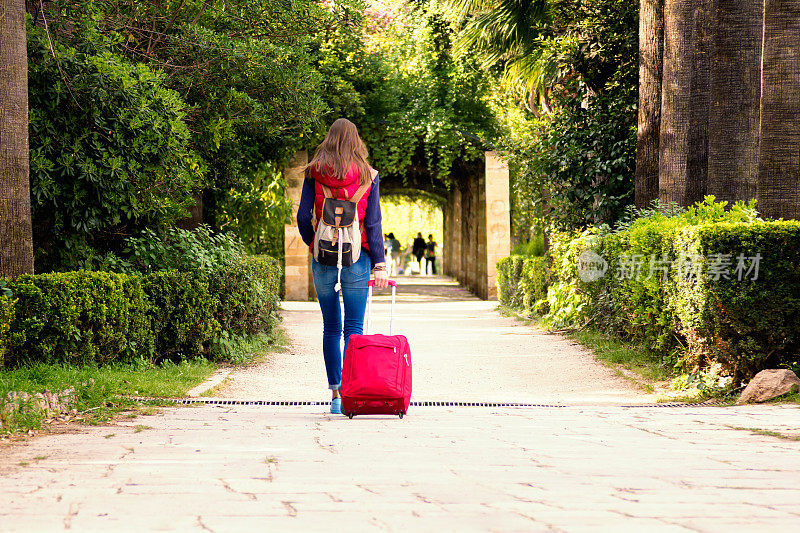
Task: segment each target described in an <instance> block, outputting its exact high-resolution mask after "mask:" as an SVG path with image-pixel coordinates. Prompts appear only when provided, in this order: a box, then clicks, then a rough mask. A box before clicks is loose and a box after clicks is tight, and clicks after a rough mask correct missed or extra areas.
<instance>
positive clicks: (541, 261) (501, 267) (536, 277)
mask: <svg viewBox="0 0 800 533" xmlns="http://www.w3.org/2000/svg"><path fill="white" fill-rule="evenodd" d="M549 284H550V269H549V265H548V259H547V258H545V257H527V256H519V255H511V256H509V257H504V258H502V259H500V261H498V262H497V295H498V300H499V301H500V304H502V305H504V306H506V307H509V308H511V309H514V310H516V311H519V312H521V313H523V314H525V315H526V316H534V315H541V314H542V313H543V312H544V311H545V310H546V309H547V306H546V302H545V301H544V298H545V297H546V296H547V287H548V285H549Z"/></svg>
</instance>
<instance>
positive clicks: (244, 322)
mask: <svg viewBox="0 0 800 533" xmlns="http://www.w3.org/2000/svg"><path fill="white" fill-rule="evenodd" d="M280 283H281V267H280V264H279V263H278V261H277V260H276V259H274V258H272V257H270V256H266V255H261V256H247V255H245V256H242V257H240V258H238V259H236V260H233V261H231V262H229V263H228V264H225V265H223V266H221V267H219V268H217V270H215V271H214V272H212V273H211V274H210V275H209V277H208V288H209V292H210V293H211V295H212V296H213V297H214V298H215V300H216V303H217V309H216V313H215V317H216V319H217V321H218V322H219V324H220V326H221V328H222V330H223V331H227V332H229V333H230V334H232V335H255V334H258V333H269V332H271V331H272V328H273V326H274V325H275V323H276V322H277V316H278V303H279V297H280V296H279V295H280Z"/></svg>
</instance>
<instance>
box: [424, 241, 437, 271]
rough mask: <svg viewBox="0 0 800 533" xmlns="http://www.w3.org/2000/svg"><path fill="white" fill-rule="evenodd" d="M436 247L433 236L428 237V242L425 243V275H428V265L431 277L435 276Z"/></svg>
mask: <svg viewBox="0 0 800 533" xmlns="http://www.w3.org/2000/svg"><path fill="white" fill-rule="evenodd" d="M436 246H437V244H436V241H434V240H433V235H428V242H426V243H425V274H427V273H428V265H430V266H431V269H432V270H433V275H434V276H435V275H436Z"/></svg>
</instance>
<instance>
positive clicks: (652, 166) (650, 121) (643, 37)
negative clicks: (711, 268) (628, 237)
mask: <svg viewBox="0 0 800 533" xmlns="http://www.w3.org/2000/svg"><path fill="white" fill-rule="evenodd" d="M639 6H640V7H639V127H638V131H637V134H636V187H635V202H636V207H639V208H646V207H647V206H648V205H650V203H651V202H652V201H653V200H655V199H657V198H658V153H659V149H658V141H659V132H660V129H661V75H662V68H663V60H664V0H641V1H640V3H639Z"/></svg>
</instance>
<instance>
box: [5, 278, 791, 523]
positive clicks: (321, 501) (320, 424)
mask: <svg viewBox="0 0 800 533" xmlns="http://www.w3.org/2000/svg"><path fill="white" fill-rule="evenodd" d="M421 292H422V291H421ZM428 296H430V295H428ZM443 298H444V297H443ZM464 301H465V302H469V301H471V300H469V299H465V300H464ZM456 303H457V302H456ZM445 304H447V305H452V306H454V307H458V306H457V305H455V303H454V302H448V301H446V300H445V301H441V302H440V303H439V304H432V303H430V302H428V303H427V304H426V306H427V305H431V306H435V305H445ZM471 305H475V306H476V309H478V308H480V306H479V305H478V303H476V302H473V304H471ZM287 307H288V306H287ZM431 309H432V308H431ZM483 309H484V310H485V311H486V313H488V314H489V315H491V312H490V311H489V309H490V307H485V308H483ZM306 312H307V311H302V310H301V311H292V312H289V313H287V315H288V318H287V321H286V324H287V326H289V327H291V328H292V329H291V331H290V333H291V336H292V337H293V338H294V339H295V340H296V341H297V339H298V338H302V337H303V335H304V332H302V331H297V330H295V329H294V328H295V327H297V325H296V324H300V325H302V324H303V321H302V320H301V319H300V318H299V317H300V315H301V314H302V313H306ZM403 312H404V313H406V312H407V310H404V311H403ZM420 312H421V313H423V316H430V317H431V318H435V316H436V315H435V313H433V311H432V310H430V311H429V308H428V307H425V308H422V309H421V310H420ZM481 312H482V311H481ZM296 313H298V314H296ZM408 314H410V313H408ZM495 319H496V320H498V321H499V322H498V324H500V323H502V324H505V326H503V327H508V328H511V327H512V326H510V325H508V324H507V323H505V322H504V321H505V320H506V319H500V318H499V317H495ZM295 320H296V322H295ZM461 322H462V321H458V322H455V323H454V322H449V323H446V324H441V323H437V322H436V321H435V320H431V321H430V323H431V324H438V326H437V327H439V328H440V329H442V330H446V329H448V328H450V327H452V326H456V324H458V323H461ZM417 326H419V324H417ZM306 329H309V330H310V329H311V327H310V326H306ZM510 331H511V330H504V329H502V328H501V330H499V332H494V333H493V332H492V331H484V332H482V333H481V336H482V337H486V338H488V339H489V343H490V344H491V342H492V339H495V342H496V343H497V346H498V348H499V349H498V352H499V355H508V356H509V359H508V360H506V363H507V364H508V365H509V366H510V367H511V368H512V369H513V368H514V367H515V365H517V364H518V363H519V362H520V360H523V361H524V362H525V363H526V364H533V365H536V364H537V363H536V361H535V360H534V358H533V357H532V356H529V357H527V358H524V357H523V356H521V355H514V354H506V353H505V350H510V349H511V348H509V345H508V344H504V343H505V342H506V341H505V340H504V339H505V336H503V335H502V333H509V332H510ZM407 332H408V333H409V336H411V332H410V331H407ZM414 334H419V335H420V336H421V338H424V335H425V334H424V333H419V332H414ZM513 335H514V336H516V335H517V333H514V334H513ZM518 335H519V336H524V334H523V330H520V331H519V333H518ZM527 335H528V336H530V337H535V336H536V335H538V334H536V333H535V332H532V331H528V334H527ZM508 336H512V335H508ZM428 338H429V339H430V340H431V342H439V341H437V340H436V337H428ZM479 338H480V337H479V336H478V335H476V336H475V337H472V338H471V339H470V342H471V343H476V344H477V342H478V339H479ZM448 339H449V341H448ZM450 341H452V336H450V337H449V336H448V335H447V334H445V333H442V339H441V343H442V344H441V348H440V349H439V350H438V351H437V350H431V351H430V354H432V355H431V356H430V359H429V360H428V362H427V363H425V361H426V357H425V356H424V355H423V354H424V353H426V352H425V351H424V350H421V349H419V348H417V344H414V341H412V347H414V349H415V351H414V354H415V358H414V361H415V364H417V366H416V367H415V372H416V373H415V375H417V376H418V375H420V368H426V365H427V367H428V368H430V369H432V370H431V371H430V373H431V376H432V377H431V379H433V380H437V382H438V383H439V385H438V387H440V388H442V387H448V386H449V385H447V384H446V382H445V381H444V378H443V377H442V376H444V375H446V373H445V372H443V371H442V370H441V369H440V370H435V368H436V367H437V364H442V365H451V364H453V363H454V361H455V359H454V358H452V357H450V356H446V355H442V359H441V360H440V361H439V362H438V363H437V361H436V360H435V358H434V357H433V354H434V353H437V352H441V353H442V354H446V352H447V351H448V350H449V346H450V345H449V344H448V342H450ZM556 341H557V339H556ZM556 341H553V342H556ZM557 342H560V341H557ZM467 344H469V343H467ZM297 346H298V345H295V348H297ZM459 346H461V347H464V346H466V344H462V345H459ZM547 346H548V342H547V339H544V340H542V341H541V345H540V347H539V349H541V350H547ZM470 353H472V352H470ZM297 354H298V352H297V350H295V355H297ZM552 359H553V361H554V363H553V364H557V361H558V360H559V357H555V356H553V357H552ZM296 360H297V361H298V365H299V366H298V368H300V369H303V368H304V366H303V365H305V364H306V363H303V360H302V358H300V357H299V356H298V357H297V358H296ZM469 360H470V361H473V364H475V362H477V361H479V360H481V358H479V357H477V356H475V355H473V356H471V357H470V359H469ZM277 361H278V359H276V360H275V362H276V363H277ZM281 364H283V363H281ZM307 364H308V367H309V368H308V371H309V372H312V371H313V372H315V373H317V372H319V369H318V368H312V367H313V366H314V365H313V364H312V363H311V362H308V363H307ZM476 366H477V365H476ZM279 367H280V368H283V367H282V366H279ZM477 372H478V371H477V369H475V370H474V373H477ZM464 374H465V375H466V374H469V373H468V372H464ZM294 375H295V377H296V378H297V383H298V387H300V386H301V385H302V384H303V383H306V381H305V379H306V378H305V377H304V376H303V375H302V372H299V371H297V372H296V373H295V374H294ZM460 375H461V374H460ZM511 375H512V371H511V370H507V371H503V372H498V375H497V376H495V377H494V378H493V379H494V380H496V382H497V383H499V384H503V385H504V388H503V389H502V393H503V394H502V396H504V398H506V399H508V398H507V397H508V396H513V395H515V394H517V393H519V392H523V393H526V394H528V395H529V396H527V397H529V398H534V397H537V398H538V397H543V396H542V392H541V391H535V392H530V390H529V389H535V388H536V387H537V382H535V381H530V382H528V388H527V389H526V387H525V386H524V383H525V382H526V380H521V381H520V382H515V381H514V380H513V379H512V378H511V377H510V376H511ZM240 377H241V376H240ZM251 377H252V376H251ZM245 378H247V376H246V375H245ZM237 379H238V378H237V377H236V376H234V386H237V385H236V383H237ZM247 379H249V378H247ZM264 379H272V377H270V376H266V377H265V378H264ZM308 379H309V381H308V383H309V384H312V385H309V387H311V386H313V388H314V390H316V389H317V388H318V387H317V384H316V381H314V380H312V379H311V378H308ZM536 379H538V378H536ZM605 379H606V378H603V379H602V380H600V381H598V382H596V383H595V384H596V385H603V384H604V383H609V384H610V386H611V389H612V390H613V391H614V392H613V395H603V394H597V391H592V390H591V388H587V389H586V390H585V391H584V392H585V393H586V395H587V398H588V399H587V400H586V401H585V402H583V403H581V402H580V401H579V400H580V394H581V392H580V391H572V390H569V388H568V387H565V388H562V389H560V390H558V389H553V387H554V386H555V385H554V383H555V382H554V383H551V384H550V385H547V387H549V388H547V389H546V390H548V391H550V392H552V393H553V394H554V397H553V398H552V400H553V402H555V401H563V403H564V406H563V407H540V408H519V409H493V408H466V407H465V408H438V407H437V408H434V407H420V408H416V409H414V410H413V411H410V412H409V416H408V417H406V418H405V419H403V420H398V419H397V418H395V417H369V418H368V417H363V418H358V417H357V418H356V419H354V420H348V419H346V418H344V417H342V416H334V415H329V414H325V413H324V412H322V409H321V408H320V407H257V406H246V405H234V406H202V407H188V408H178V409H166V410H164V411H163V412H162V413H161V414H159V415H155V416H147V417H140V418H139V419H137V420H129V421H128V420H126V421H123V422H121V423H119V424H117V425H115V426H110V427H90V428H83V429H82V430H81V431H80V432H76V433H69V434H62V435H50V436H45V437H41V438H36V439H32V440H30V441H28V442H27V443H25V444H23V445H19V446H14V447H7V448H4V449H0V454H1V455H0V531H3V532H6V531H9V532H17V531H19V532H28V531H63V530H71V531H109V530H113V531H137V532H139V531H214V532H228V531H230V532H237V531H326V530H340V529H350V530H353V531H456V530H457V531H598V530H600V531H615V532H616V531H781V530H785V531H791V530H795V529H797V527H798V523H800V522H798V520H800V483H799V481H800V441H796V440H789V439H779V438H775V437H772V436H767V435H758V434H753V433H752V432H750V431H747V430H745V429H743V428H759V429H762V430H770V431H776V432H780V433H784V434H788V435H797V436H800V433H798V429H797V428H800V409H798V408H797V407H796V406H777V405H766V406H746V407H735V408H714V407H682V408H668V407H649V406H635V407H621V406H620V405H614V404H613V403H612V402H611V401H610V400H611V399H612V398H613V397H614V395H619V396H618V397H619V398H622V400H623V402H621V403H625V404H629V405H632V402H631V401H629V400H630V399H631V398H633V397H634V396H635V393H634V392H631V391H630V390H627V389H625V388H624V387H623V386H622V385H620V384H618V383H616V382H613V383H612V381H613V380H612V381H609V382H606V381H604V380H605ZM609 379H611V378H609ZM276 383H278V381H276ZM475 383H477V382H475ZM302 386H303V387H305V385H302ZM264 387H265V388H264V389H263V390H265V391H272V392H274V393H275V394H276V395H278V393H279V392H280V391H284V392H286V388H285V387H286V385H280V386H278V385H276V386H274V388H270V387H269V386H267V385H264ZM309 390H310V389H309ZM419 390H427V391H429V393H430V394H434V393H436V389H435V388H430V389H425V388H424V385H423V383H422V382H418V388H417V391H419ZM446 390H447V392H448V393H452V391H453V389H446ZM473 390H474V391H475V394H476V397H477V395H478V393H479V392H480V393H481V394H487V393H489V392H491V389H490V388H489V387H488V386H487V387H485V388H479V385H476V386H475V388H474V389H473ZM526 391H527V392H526ZM284 392H282V393H281V394H283V393H284ZM324 392H325V391H324V390H323V391H322V393H323V394H324ZM498 396H500V395H498ZM295 399H297V398H296V396H295ZM308 399H315V398H308ZM417 399H423V397H422V396H421V395H420V396H418V398H417ZM551 403H552V402H551ZM137 426H138V427H137ZM737 428H738V429H737Z"/></svg>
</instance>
